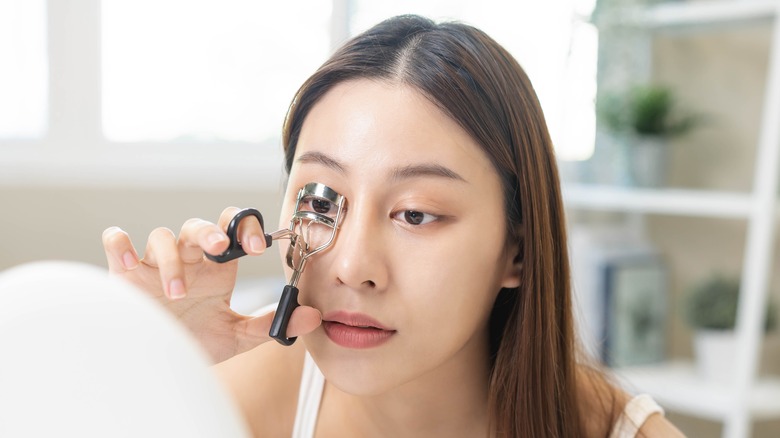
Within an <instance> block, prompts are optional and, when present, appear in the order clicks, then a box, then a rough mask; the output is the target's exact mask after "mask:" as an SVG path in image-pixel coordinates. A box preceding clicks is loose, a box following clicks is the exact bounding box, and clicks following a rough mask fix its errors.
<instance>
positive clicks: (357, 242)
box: [331, 208, 388, 291]
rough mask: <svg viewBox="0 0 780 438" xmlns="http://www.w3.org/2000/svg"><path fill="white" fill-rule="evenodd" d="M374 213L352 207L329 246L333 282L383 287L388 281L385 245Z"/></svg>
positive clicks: (364, 287)
mask: <svg viewBox="0 0 780 438" xmlns="http://www.w3.org/2000/svg"><path fill="white" fill-rule="evenodd" d="M382 228H383V227H382V223H381V218H380V217H379V215H378V214H375V213H373V212H371V211H370V210H369V209H367V208H363V209H360V208H352V209H351V210H350V211H349V212H348V214H347V215H346V217H345V218H344V221H343V222H342V224H341V227H340V229H339V233H338V236H337V237H336V240H335V242H334V247H333V248H332V250H333V253H332V255H331V257H334V265H333V266H334V272H335V276H336V282H337V283H338V284H339V285H345V286H347V287H349V288H351V289H354V290H360V291H371V290H383V289H384V288H385V287H386V286H387V282H388V266H387V263H386V260H387V259H386V251H385V248H386V246H385V245H384V243H383V236H382V234H383V233H382Z"/></svg>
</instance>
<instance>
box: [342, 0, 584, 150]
mask: <svg viewBox="0 0 780 438" xmlns="http://www.w3.org/2000/svg"><path fill="white" fill-rule="evenodd" d="M594 6H595V0H549V1H543V2H542V1H532V0H480V1H473V0H472V1H468V0H426V1H420V0H396V1H393V2H375V1H371V0H355V1H354V10H353V13H352V16H351V21H350V28H351V31H352V33H353V34H354V33H357V32H360V31H363V30H365V29H367V28H368V27H370V26H372V25H373V24H375V23H377V22H378V21H380V20H382V19H383V18H386V17H389V16H393V15H398V14H402V13H416V14H420V15H424V16H427V17H430V18H433V19H435V20H458V21H462V22H464V23H467V24H471V25H474V26H477V27H479V28H480V29H482V30H484V31H485V32H487V33H488V34H489V35H490V36H491V37H493V38H494V39H495V40H496V41H498V42H499V43H500V44H501V45H503V46H504V47H505V48H506V49H507V50H509V52H511V53H512V55H513V56H514V57H515V58H516V59H517V60H518V62H520V65H522V66H523V68H524V69H525V71H526V73H528V76H529V77H530V78H531V81H532V82H533V85H534V88H535V89H536V93H537V94H538V96H539V100H540V102H541V105H542V108H543V110H544V113H545V116H546V117H547V124H548V126H549V128H550V132H551V135H552V138H553V143H554V144H555V148H556V150H557V153H558V156H559V157H560V158H562V159H568V160H584V159H587V158H589V157H590V156H591V155H592V154H593V148H594V142H595V138H596V115H595V110H594V101H595V98H596V59H597V58H596V56H597V51H598V37H597V31H596V29H595V27H594V26H593V25H591V24H590V23H587V22H586V20H585V18H584V17H589V16H590V14H591V12H592V11H593V8H594Z"/></svg>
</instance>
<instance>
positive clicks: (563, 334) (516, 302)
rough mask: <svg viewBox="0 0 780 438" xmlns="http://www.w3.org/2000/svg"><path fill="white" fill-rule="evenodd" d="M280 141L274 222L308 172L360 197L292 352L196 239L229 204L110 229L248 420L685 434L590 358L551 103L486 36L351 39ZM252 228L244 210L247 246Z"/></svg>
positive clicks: (268, 430) (314, 277)
mask: <svg viewBox="0 0 780 438" xmlns="http://www.w3.org/2000/svg"><path fill="white" fill-rule="evenodd" d="M284 148H285V151H286V163H285V164H286V169H287V171H288V173H289V179H288V181H287V191H286V194H285V198H284V205H283V208H282V212H281V223H282V226H286V223H287V222H288V220H289V218H290V217H291V215H292V209H293V205H294V202H295V196H296V193H297V192H298V190H299V189H300V188H301V187H302V186H303V185H305V184H307V183H309V182H313V181H316V182H320V183H324V184H326V185H328V186H330V187H331V188H333V189H335V190H336V191H337V192H339V193H341V194H342V195H344V196H345V197H346V198H347V200H348V202H347V210H346V212H345V216H344V218H343V221H342V223H341V226H340V229H339V234H338V237H337V238H336V241H335V243H334V245H333V246H332V247H331V248H329V249H328V250H327V251H325V252H323V253H321V254H319V255H317V256H316V258H315V259H313V260H312V261H311V262H310V263H309V265H308V266H307V268H306V270H305V272H304V273H303V275H302V277H301V279H300V283H299V285H298V286H299V288H300V291H301V295H300V297H299V300H300V302H301V304H302V306H301V307H299V308H297V309H296V311H295V313H294V314H293V317H292V320H291V325H290V328H289V330H288V335H289V336H300V338H301V339H300V340H299V342H297V343H295V344H294V345H293V346H291V347H283V346H280V345H278V344H277V343H275V342H267V341H268V338H267V336H266V334H267V333H268V327H269V325H270V320H271V316H270V315H266V316H262V317H257V318H253V317H246V316H242V315H237V314H235V313H234V312H232V311H231V310H230V308H229V300H230V294H231V291H232V288H233V285H234V282H235V276H236V269H237V264H236V262H230V263H227V264H216V263H213V262H211V261H208V260H206V259H205V258H204V256H203V252H204V251H205V252H207V253H210V254H218V253H221V252H222V251H224V250H225V249H226V248H227V245H228V241H227V237H226V235H225V231H224V230H225V228H226V224H227V222H228V221H230V219H231V218H232V216H233V215H234V214H235V213H236V211H237V209H235V208H229V209H227V210H225V211H224V212H223V213H222V215H221V217H220V219H219V221H218V223H217V224H213V223H209V222H206V221H203V220H200V219H193V220H190V221H188V222H187V223H185V224H184V226H183V227H182V230H181V233H180V234H179V236H178V237H176V236H175V235H174V234H173V233H172V232H171V231H169V230H167V229H158V230H155V231H154V232H153V233H152V234H151V235H150V237H149V241H148V244H147V248H146V252H145V254H144V258H143V259H140V260H139V259H138V256H137V252H136V251H135V249H134V248H133V245H132V243H131V242H130V239H129V237H128V236H127V234H126V233H124V232H123V231H121V230H119V229H118V228H111V229H109V230H107V231H106V233H104V246H105V249H106V253H107V257H108V262H109V268H110V270H111V271H112V272H113V273H115V274H117V275H119V276H121V277H124V278H126V279H127V280H129V281H130V282H132V283H134V284H135V285H137V286H139V287H140V288H141V289H143V290H145V291H147V292H148V293H150V294H152V295H154V296H157V297H159V298H160V299H161V301H163V302H164V303H165V305H166V306H167V307H168V308H169V309H170V310H171V311H172V312H173V313H174V314H176V315H177V316H178V317H179V318H180V319H181V320H182V321H183V322H184V323H185V324H186V325H187V326H188V327H189V328H190V329H191V330H192V332H193V333H194V334H195V335H196V336H197V337H198V339H199V340H200V341H201V343H202V344H203V345H204V346H205V347H206V349H207V350H208V351H209V353H210V354H211V355H212V357H213V358H214V359H215V361H216V362H218V364H217V365H216V366H215V369H216V371H217V372H218V373H219V375H220V376H221V377H222V378H223V380H224V381H225V383H226V385H227V386H228V387H229V388H230V390H231V392H232V393H233V394H234V396H235V398H236V400H237V401H238V403H239V405H240V406H241V408H242V411H243V413H244V416H245V418H246V421H247V423H248V424H249V426H250V428H251V430H252V431H253V433H254V434H255V435H256V436H270V437H277V436H290V435H293V434H294V435H295V436H317V437H327V436H339V437H349V436H359V437H366V436H388V437H398V436H403V437H411V436H447V437H454V436H470V437H471V436H508V437H585V436H587V437H608V436H620V437H628V436H647V437H651V436H658V437H660V436H663V437H670V436H676V435H678V434H679V432H678V431H677V430H676V429H675V428H674V427H673V426H672V425H671V424H670V423H668V422H667V421H666V420H665V419H664V418H663V416H662V415H658V411H659V410H660V409H658V408H657V405H655V404H654V403H653V402H652V400H650V399H649V398H647V397H646V396H640V397H637V398H631V397H630V396H628V395H626V394H625V393H623V392H622V391H620V390H619V389H618V388H617V387H615V386H613V385H611V384H609V383H608V381H607V379H606V378H605V377H604V376H603V375H602V374H601V372H599V371H597V370H596V369H595V368H593V367H590V366H589V365H588V361H587V359H586V358H584V357H582V356H581V355H580V354H579V351H578V349H577V342H576V337H575V334H574V327H573V325H574V324H573V318H572V300H571V294H570V285H569V265H568V255H567V250H566V234H565V222H564V213H563V207H562V204H561V196H560V188H559V181H558V175H557V170H556V163H555V157H554V153H553V148H552V144H551V141H550V138H549V135H548V132H547V128H546V125H545V121H544V117H543V115H542V112H541V109H540V107H539V103H538V101H537V99H536V95H535V93H534V91H533V88H532V86H531V83H530V82H529V80H528V78H527V77H526V75H525V74H524V72H523V70H522V69H521V67H520V66H519V65H518V64H517V62H516V61H515V60H514V59H513V58H512V57H511V55H510V54H509V53H507V52H506V51H505V50H504V49H503V48H502V47H501V46H500V45H498V44H497V43H496V42H495V41H493V40H492V39H491V38H489V37H488V36H487V35H485V34H484V33H483V32H481V31H479V30H477V29H475V28H473V27H469V26H467V25H463V24H457V23H443V24H436V23H433V22H431V21H429V20H427V19H424V18H420V17H416V16H401V17H396V18H393V19H390V20H387V21H385V22H383V23H380V24H379V25H377V26H375V27H374V28H372V29H370V30H368V31H367V32H365V33H363V34H361V35H359V36H357V37H356V38H354V39H353V40H351V41H349V42H348V43H347V44H346V45H345V46H344V47H342V48H341V49H340V50H339V51H338V52H337V53H335V54H334V55H333V56H332V57H331V59H330V60H328V61H327V62H326V63H325V64H324V65H323V66H322V67H321V68H320V69H319V70H318V71H317V72H316V73H315V74H314V75H313V76H312V77H311V78H310V79H309V80H308V81H306V83H304V84H303V86H302V87H301V88H300V90H299V91H298V93H297V95H296V96H295V98H294V100H293V102H292V104H291V106H290V109H289V113H288V116H287V120H286V123H285V127H284ZM261 232H262V230H261V229H260V226H259V224H258V223H257V222H256V221H254V220H253V219H251V220H245V221H243V222H242V226H241V229H240V233H239V234H240V236H241V241H242V242H243V244H244V247H245V248H247V250H248V252H249V253H250V255H259V254H262V253H263V252H264V250H265V243H264V242H263V240H262V239H261ZM280 247H281V251H282V253H283V254H284V253H285V251H286V248H285V247H284V246H283V245H280ZM289 274H290V273H289V272H288V275H289ZM301 341H302V342H301ZM637 429H638V430H639V431H638V432H637Z"/></svg>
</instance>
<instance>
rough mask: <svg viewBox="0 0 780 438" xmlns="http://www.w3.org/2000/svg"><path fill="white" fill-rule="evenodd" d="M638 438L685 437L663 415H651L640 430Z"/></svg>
mask: <svg viewBox="0 0 780 438" xmlns="http://www.w3.org/2000/svg"><path fill="white" fill-rule="evenodd" d="M637 437H642V438H667V437H668V438H678V437H685V435H684V434H683V433H682V432H680V430H679V429H677V428H676V427H675V426H674V424H672V422H671V421H669V420H667V419H666V418H665V417H664V416H663V415H661V414H654V415H651V416H650V417H649V418H648V419H647V421H645V424H643V425H642V427H641V428H640V429H639V432H638V433H637Z"/></svg>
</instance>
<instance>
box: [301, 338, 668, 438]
mask: <svg viewBox="0 0 780 438" xmlns="http://www.w3.org/2000/svg"><path fill="white" fill-rule="evenodd" d="M324 388H325V376H323V375H322V372H321V371H320V369H319V368H317V364H315V363H314V360H313V359H312V358H311V356H310V355H309V353H308V352H306V358H305V359H304V362H303V374H302V376H301V388H300V390H299V391H298V408H297V410H296V412H295V424H294V425H293V433H292V436H293V438H314V431H315V429H316V427H317V415H318V413H319V410H320V400H322V390H323V389H324ZM653 414H661V415H663V414H664V411H663V409H662V408H661V407H660V406H658V404H657V403H656V402H655V401H654V400H653V399H652V398H651V397H650V396H649V395H647V394H641V395H637V396H636V397H634V398H632V399H631V400H630V401H629V402H628V403H627V404H626V407H625V408H624V409H623V412H622V413H621V414H620V417H619V418H618V420H617V422H616V423H615V427H614V428H613V429H612V433H611V434H610V436H609V437H610V438H634V437H636V433H637V432H638V431H639V429H640V428H641V427H642V425H643V424H644V423H645V421H646V420H647V419H648V418H649V417H650V416H651V415H653Z"/></svg>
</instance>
